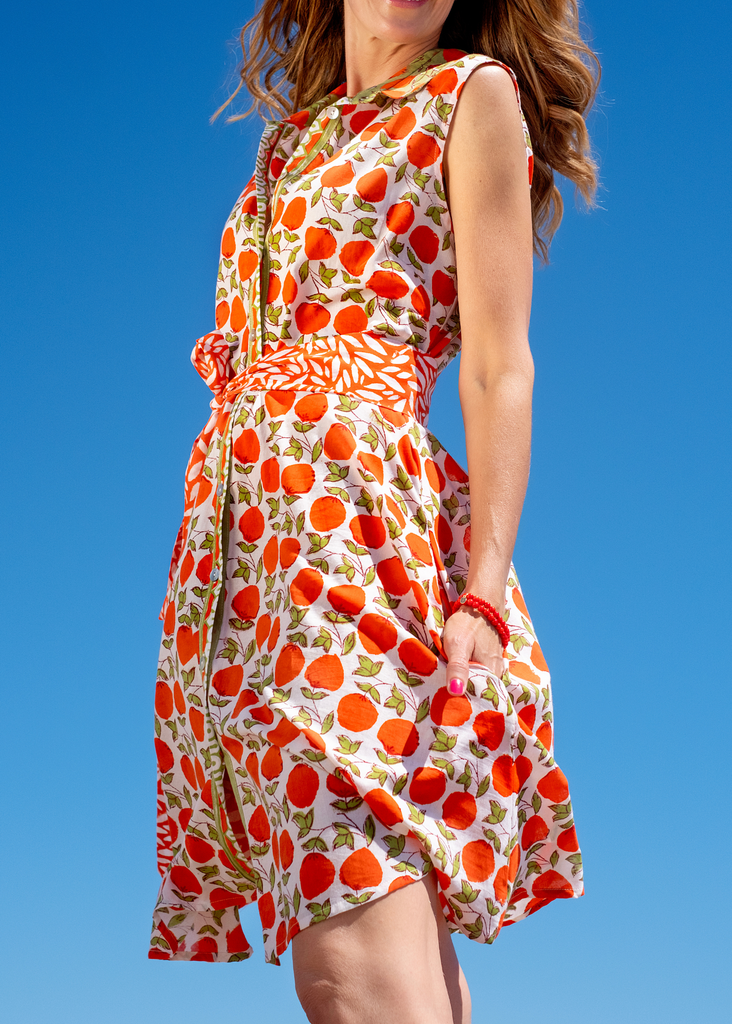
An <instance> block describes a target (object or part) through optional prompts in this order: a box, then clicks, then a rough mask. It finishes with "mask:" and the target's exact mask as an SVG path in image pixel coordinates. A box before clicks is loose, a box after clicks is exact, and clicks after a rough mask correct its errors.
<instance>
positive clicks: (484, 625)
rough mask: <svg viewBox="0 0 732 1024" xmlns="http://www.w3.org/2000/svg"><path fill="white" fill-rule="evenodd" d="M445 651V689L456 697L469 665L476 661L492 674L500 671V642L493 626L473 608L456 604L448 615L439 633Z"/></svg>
mask: <svg viewBox="0 0 732 1024" xmlns="http://www.w3.org/2000/svg"><path fill="white" fill-rule="evenodd" d="M442 644H443V647H444V648H445V654H446V655H447V690H448V693H451V694H453V696H455V697H458V696H461V695H462V694H463V693H465V687H466V684H467V681H468V675H469V671H468V665H469V663H470V662H471V661H477V662H479V663H480V664H481V665H485V667H486V668H487V669H489V670H490V671H491V672H492V673H493V674H494V675H496V676H501V675H503V670H504V667H505V666H504V660H503V645H502V643H501V640H500V637H499V636H498V633H497V632H496V630H495V629H494V627H493V626H491V624H490V623H489V622H488V621H487V620H486V619H485V618H484V617H483V616H482V615H481V614H480V612H477V611H475V609H474V608H468V607H463V608H459V609H458V610H457V611H456V612H453V614H452V615H451V616H450V618H449V619H448V620H447V623H446V624H445V629H444V632H443V634H442Z"/></svg>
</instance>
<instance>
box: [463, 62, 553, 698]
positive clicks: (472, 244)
mask: <svg viewBox="0 0 732 1024" xmlns="http://www.w3.org/2000/svg"><path fill="white" fill-rule="evenodd" d="M444 171H445V181H446V185H447V189H448V201H449V205H450V214H451V217H452V224H453V232H454V238H455V253H456V263H457V279H458V302H459V308H460V323H461V333H462V354H461V363H460V382H459V388H460V404H461V407H462V413H463V421H464V425H465V440H466V448H467V455H468V473H469V477H470V507H471V536H470V569H469V574H468V590H469V591H470V592H471V593H473V594H476V595H477V596H478V597H481V598H484V599H485V600H487V601H490V603H491V604H493V605H494V606H495V607H496V608H497V609H498V610H499V612H501V613H503V611H504V608H505V595H506V580H507V578H508V573H509V568H510V564H511V557H512V554H513V547H514V543H515V541H516V533H517V530H518V524H519V519H520V516H521V508H522V506H523V501H524V495H525V493H526V485H527V482H528V475H529V459H530V448H531V393H532V387H533V377H534V370H533V361H532V358H531V352H530V349H529V337H528V335H529V316H530V310H531V277H532V225H531V201H530V190H529V182H528V170H527V160H526V145H525V141H524V134H523V127H522V124H521V118H520V116H519V111H518V105H517V102H516V93H515V91H514V87H513V83H512V81H511V79H510V77H509V76H508V74H507V73H506V72H505V71H504V70H503V69H502V68H500V67H496V66H495V65H494V66H486V67H482V68H479V69H478V70H476V71H475V72H473V74H472V75H471V76H470V78H469V79H468V81H467V82H466V84H465V86H464V88H463V91H462V94H461V97H460V102H459V103H458V105H457V108H456V110H455V113H454V116H453V121H452V125H451V128H450V133H449V135H448V140H447V145H446V150H445V160H444ZM444 646H445V651H446V654H447V657H448V676H447V678H448V686H450V689H451V691H452V692H458V693H460V692H462V691H463V689H464V685H465V681H466V680H467V678H468V662H469V661H478V662H480V663H481V664H484V665H487V666H488V668H490V669H491V670H492V671H493V672H495V673H496V674H498V675H500V674H501V673H502V672H503V658H502V644H501V642H500V640H499V638H498V634H497V632H496V631H495V629H494V628H493V627H492V626H490V625H489V624H488V622H487V621H486V620H485V619H484V618H483V616H482V615H480V614H479V613H478V612H475V611H473V610H470V609H467V608H461V609H460V610H459V611H458V612H456V613H455V614H453V615H452V616H451V618H450V619H449V620H448V622H447V624H446V626H445V632H444ZM451 680H459V681H460V685H459V686H455V685H452V686H451V684H450V681H451Z"/></svg>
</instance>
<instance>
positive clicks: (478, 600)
mask: <svg viewBox="0 0 732 1024" xmlns="http://www.w3.org/2000/svg"><path fill="white" fill-rule="evenodd" d="M465 605H467V606H468V607H469V608H475V610H476V612H480V614H481V615H484V616H485V618H486V619H488V621H489V622H490V624H491V626H493V628H494V629H495V631H496V633H498V635H499V637H500V638H501V643H502V644H503V649H504V650H505V649H506V648H507V647H508V644H509V642H510V640H511V630H510V629H509V628H508V626H507V625H506V622H505V621H504V619H503V616H502V615H501V614H500V613H499V612H498V610H497V609H496V608H494V607H493V605H492V604H490V602H488V601H484V600H483V598H482V597H476V596H475V594H463V595H462V596H461V597H459V598H458V599H457V601H456V602H455V604H454V605H453V606H452V610H453V611H454V612H456V611H457V610H458V608H462V607H463V606H465Z"/></svg>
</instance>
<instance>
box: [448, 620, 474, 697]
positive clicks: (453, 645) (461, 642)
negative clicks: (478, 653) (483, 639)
mask: <svg viewBox="0 0 732 1024" xmlns="http://www.w3.org/2000/svg"><path fill="white" fill-rule="evenodd" d="M458 614H459V613H458ZM451 621H452V620H451ZM456 625H457V624H456ZM466 625H467V626H468V627H469V624H466ZM444 645H445V654H446V655H447V692H448V693H449V694H451V695H452V696H453V697H462V695H463V694H464V693H465V688H466V686H467V684H468V675H469V662H470V657H471V655H472V653H473V647H474V646H475V642H474V639H473V636H472V631H471V630H470V629H469V628H467V629H465V628H464V629H457V628H456V626H453V628H452V629H449V630H448V629H446V630H445V636H444Z"/></svg>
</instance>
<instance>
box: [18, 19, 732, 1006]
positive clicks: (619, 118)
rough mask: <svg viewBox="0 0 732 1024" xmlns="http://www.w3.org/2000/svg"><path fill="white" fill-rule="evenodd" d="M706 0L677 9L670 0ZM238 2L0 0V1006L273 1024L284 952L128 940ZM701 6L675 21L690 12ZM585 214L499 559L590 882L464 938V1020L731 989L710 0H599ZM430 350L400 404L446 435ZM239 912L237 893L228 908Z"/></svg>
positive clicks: (708, 1000)
mask: <svg viewBox="0 0 732 1024" xmlns="http://www.w3.org/2000/svg"><path fill="white" fill-rule="evenodd" d="M700 12H701V14H700ZM249 13H250V4H249V3H243V2H240V3H232V4H226V3H219V4H202V3H193V2H191V0H178V2H176V3H172V2H170V0H150V2H148V3H139V2H135V0H133V2H132V3H130V4H127V5H126V6H122V7H120V6H109V5H104V4H98V3H97V4H92V3H89V2H88V0H76V2H75V3H73V4H66V5H60V4H51V3H48V2H47V0H37V2H36V3H34V4H33V5H28V4H26V5H21V4H14V5H11V6H10V7H9V8H8V9H7V10H6V12H5V13H4V16H3V27H2V42H1V43H0V46H2V49H3V51H4V52H3V53H2V59H0V95H2V104H1V106H0V119H1V121H2V128H1V133H2V134H1V138H2V156H1V157H0V160H1V161H2V163H1V166H0V188H1V191H2V202H1V203H0V210H1V213H0V219H1V223H2V243H1V245H0V267H1V280H2V324H3V342H2V375H1V384H0V386H1V388H2V392H1V394H2V401H1V404H0V415H1V416H2V421H3V422H2V443H3V449H4V454H3V465H4V467H5V468H4V473H3V479H4V488H3V492H4V495H5V500H4V503H3V515H4V524H3V532H2V538H3V557H2V564H3V587H2V602H3V612H2V623H3V628H4V632H5V639H4V641H3V654H2V663H3V684H2V687H3V689H2V692H3V695H4V697H3V707H2V726H0V728H1V730H2V744H1V746H0V757H2V762H3V771H2V779H3V782H4V788H3V806H2V842H0V852H1V854H2V876H1V877H2V880H3V889H4V892H3V896H2V907H3V914H4V916H5V922H6V923H5V927H4V928H3V929H2V938H1V939H0V943H1V944H2V952H1V953H0V963H1V964H2V968H1V969H0V970H1V971H2V973H3V974H4V975H5V979H6V980H5V981H4V983H3V992H2V996H0V1000H1V1003H2V1008H3V1013H4V1018H5V1020H7V1021H8V1024H51V1022H52V1024H98V1022H100V1021H104V1022H105V1024H129V1022H130V1021H134V1022H135V1024H153V1022H157V1021H159V1020H161V1019H165V1020H171V1021H173V1020H180V1021H196V1020H201V1019H203V1017H202V1015H203V1014H204V1013H206V1012H208V1013H213V1014H215V1015H216V1018H217V1019H221V1020H227V1021H242V1022H246V1021H260V1020H262V1021H267V1024H300V1022H303V1021H304V1020H305V1018H304V1015H303V1014H302V1012H301V1011H300V1009H299V1007H298V1006H297V1003H296V1000H295V996H294V991H293V987H292V981H291V971H290V966H289V958H287V959H286V960H285V961H284V962H285V966H284V967H282V968H280V969H277V968H275V967H271V966H268V965H266V964H264V962H263V960H262V958H261V955H260V951H259V946H257V950H256V955H255V957H254V958H253V959H252V960H250V961H248V962H246V963H241V964H230V965H209V964H189V963H174V964H169V963H167V964H166V963H161V962H157V961H155V962H150V961H147V960H146V959H145V955H146V944H147V939H148V930H149V923H150V911H151V908H152V904H153V901H154V897H155V892H156V888H157V876H156V872H155V866H154V844H153V813H154V794H153V784H154V762H153V750H152V690H153V679H154V670H155V663H156V656H157V646H158V634H159V623H158V621H157V612H158V608H159V605H160V602H161V600H162V596H163V589H164V583H165V577H166V572H167V563H168V559H169V555H170V548H171V545H172V542H173V538H174V534H175V531H176V528H177V525H178V521H179V519H180V515H181V509H182V474H183V468H184V464H185V460H186V457H187V454H188V451H189V448H190V444H191V441H192V439H193V437H194V435H195V433H196V432H197V431H198V429H199V428H200V426H201V425H202V423H203V422H204V420H205V417H206V413H207V395H206V390H205V388H204V386H203V384H202V383H201V382H200V380H199V379H198V377H197V376H196V374H195V372H194V371H193V369H192V367H191V366H190V364H189V362H188V354H189V351H190V348H191V345H192V342H193V340H194V339H195V338H196V337H198V336H199V335H201V334H203V333H205V332H206V331H208V330H210V329H211V326H212V324H213V308H214V302H213V300H214V283H215V274H216V258H217V250H218V241H219V236H220V232H221V228H222V225H223V222H224V219H225V217H226V216H227V214H228V212H229V209H230V207H231V206H232V205H233V202H234V200H235V198H236V196H237V194H238V192H239V190H240V189H241V187H242V185H243V184H244V182H245V181H246V180H247V178H248V177H249V174H250V170H251V162H252V156H253V147H254V145H255V142H256V139H257V136H258V128H257V125H256V124H255V123H254V122H252V123H247V124H246V125H245V126H244V127H241V126H232V127H226V126H225V125H223V124H217V125H216V126H214V127H213V128H212V127H210V126H209V124H208V120H207V118H208V115H209V114H210V113H211V111H212V110H214V109H215V107H216V106H218V104H219V103H220V102H221V101H222V99H223V97H224V96H225V95H226V91H225V83H226V81H227V77H230V76H231V75H232V73H233V69H234V66H235V56H234V53H233V49H232V47H231V46H230V45H229V44H228V41H231V40H232V39H233V38H234V37H235V34H236V30H237V28H238V26H240V25H241V24H242V23H243V22H244V21H245V20H246V18H247V17H248V16H249ZM702 14H703V16H702ZM587 21H588V22H589V25H590V26H591V28H592V31H593V34H594V38H595V44H596V47H597V49H598V50H599V51H600V53H601V55H602V59H603V64H604V71H605V74H604V81H603V91H602V96H601V99H600V103H599V106H598V108H597V110H596V112H595V114H594V115H593V117H592V130H593V135H594V139H595V144H596V148H597V151H598V155H599V158H600V160H601V164H602V178H603V190H602V191H601V193H600V202H601V206H602V208H601V209H599V210H597V211H596V212H594V213H592V214H590V215H585V214H580V213H577V212H575V211H574V210H573V209H571V208H570V209H569V210H568V213H567V217H566V220H565V223H564V224H563V226H562V228H561V231H560V234H559V236H558V238H557V241H556V242H555V245H554V248H553V264H552V266H551V267H550V268H549V269H548V270H542V271H539V272H538V273H537V276H536V288H535V303H534V315H533V320H532V344H533V349H534V353H535V358H536V364H537V387H536V402H535V446H534V460H533V466H532V476H531V483H530V487H529V493H528V498H527V503H526V509H525V514H524V519H523V523H522V527H521V533H520V538H519V543H518V547H517V552H516V561H517V565H518V569H519V574H520V576H521V579H522V582H523V585H524V589H525V592H526V595H527V600H528V602H529V605H530V607H531V609H532V613H533V616H534V619H535V623H536V626H537V629H538V631H539V635H540V637H541V641H542V645H543V647H544V650H545V653H546V655H547V658H548V660H549V662H550V665H551V667H552V669H553V675H554V692H555V703H556V712H557V722H558V729H557V746H558V757H559V759H560V762H561V764H562V766H563V768H564V770H565V771H566V773H567V775H568V776H569V778H570V781H571V785H572V793H573V798H574V804H575V810H576V817H577V823H578V831H579V832H580V839H581V842H582V848H583V853H584V855H585V860H586V884H587V895H586V896H585V897H584V899H582V900H580V901H575V902H571V903H563V902H561V901H559V902H557V903H555V904H553V905H552V906H551V907H549V908H547V909H546V910H543V911H542V912H541V913H540V914H537V915H536V916H535V917H533V918H531V919H530V920H529V921H526V922H523V923H521V924H519V925H517V926H516V927H514V928H510V929H507V930H506V931H505V932H504V933H503V934H502V935H501V937H500V939H499V941H498V942H497V943H496V944H495V945H494V946H493V947H485V946H480V945H477V944H475V943H472V944H469V943H468V942H467V941H459V942H458V943H457V946H458V952H459V954H460V956H461V959H462V960H463V963H464V966H465V969H466V973H467V975H468V978H469V980H470V982H471V985H472V988H473V993H474V1004H475V1015H474V1020H475V1024H483V1022H488V1021H492V1020H494V1018H500V1019H505V1018H506V1017H507V1016H509V1017H512V1016H516V1015H518V1016H520V1017H521V1018H522V1019H527V1020H528V1019H541V1020H542V1021H547V1022H549V1024H553V1022H554V1021H561V1022H562V1024H617V1022H618V1021H623V1022H624V1024H654V1022H656V1021H658V1022H661V1021H663V1022H664V1024H688V1022H694V1024H695V1022H697V1021H704V1022H705V1024H718V1022H719V1024H721V1022H723V1021H724V1022H726V1021H729V1019H730V1017H729V1013H730V1010H729V1008H728V1005H727V998H728V997H727V992H726V985H723V979H724V978H725V976H726V974H727V972H728V969H729V962H730V949H729V939H728V936H729V932H730V926H729V920H728V918H729V914H730V898H729V892H730V884H729V880H728V878H727V875H726V873H725V872H726V867H727V864H728V861H727V858H728V856H729V841H730V829H729V820H730V811H729V798H728V791H729V780H730V770H729V756H730V755H729V750H730V745H729V742H728V728H727V725H728V720H727V714H728V713H729V711H728V708H729V696H728V694H729V687H730V682H731V679H730V661H729V651H730V587H729V584H728V581H729V576H730V540H729V523H730V516H729V506H730V496H731V493H732V490H731V486H730V460H729V455H730V452H729V448H730V444H729V442H730V434H729V411H728V410H729V390H730V381H731V380H732V367H731V366H730V330H729V327H730V316H729V309H728V302H727V303H725V307H724V308H723V303H722V294H723V289H725V286H726V287H727V288H728V287H729V283H728V278H729V258H728V240H729V228H730V219H729V167H730V151H729V49H728V40H729V37H730V30H731V29H732V23H731V17H730V13H729V6H728V5H727V4H726V3H722V2H721V0H710V2H709V3H707V4H705V5H703V7H701V8H700V7H694V6H693V5H692V6H690V5H689V4H687V3H681V2H680V0H668V2H666V3H663V4H661V3H646V4H638V3H628V2H626V3H620V4H619V3H617V2H610V0H594V3H592V4H591V6H590V7H589V9H588V11H587ZM455 384H456V375H455V373H454V371H451V372H449V373H448V375H447V379H446V380H445V382H444V385H443V386H442V388H441V391H440V393H439V396H438V398H437V400H436V403H435V407H434V412H433V417H432V421H431V427H432V429H433V431H434V432H435V433H436V434H437V435H438V436H439V437H441V439H442V440H443V441H444V442H446V443H447V444H448V446H449V447H451V449H452V450H453V451H454V453H455V455H456V456H457V457H458V458H460V457H461V456H462V439H461V431H460V429H459V416H458V409H457V405H456V403H457V395H456V387H455ZM244 918H245V920H244V926H245V930H246V931H247V934H248V936H249V938H250V939H251V940H253V941H254V940H257V942H259V924H258V920H257V917H256V912H254V913H253V914H252V913H251V912H247V913H246V914H245V915H244Z"/></svg>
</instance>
